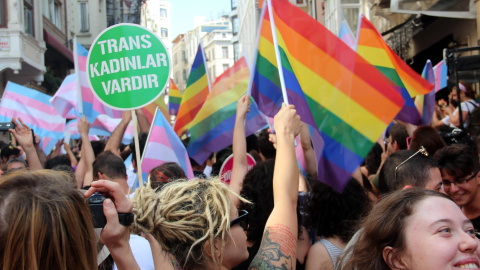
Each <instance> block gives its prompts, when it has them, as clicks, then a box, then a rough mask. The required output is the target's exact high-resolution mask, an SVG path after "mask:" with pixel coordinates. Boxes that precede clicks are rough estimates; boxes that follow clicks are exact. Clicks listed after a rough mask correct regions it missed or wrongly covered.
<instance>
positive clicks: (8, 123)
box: [0, 122, 15, 131]
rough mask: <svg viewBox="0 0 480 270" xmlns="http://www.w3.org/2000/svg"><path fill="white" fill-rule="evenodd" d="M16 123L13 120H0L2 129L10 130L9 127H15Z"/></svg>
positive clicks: (0, 128)
mask: <svg viewBox="0 0 480 270" xmlns="http://www.w3.org/2000/svg"><path fill="white" fill-rule="evenodd" d="M14 128H15V125H14V124H13V122H0V131H8V130H9V129H14Z"/></svg>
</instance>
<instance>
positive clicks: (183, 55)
mask: <svg viewBox="0 0 480 270" xmlns="http://www.w3.org/2000/svg"><path fill="white" fill-rule="evenodd" d="M182 61H183V62H184V63H187V58H186V57H185V51H182Z"/></svg>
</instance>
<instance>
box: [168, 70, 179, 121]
mask: <svg viewBox="0 0 480 270" xmlns="http://www.w3.org/2000/svg"><path fill="white" fill-rule="evenodd" d="M181 102H182V92H180V90H178V87H177V86H176V85H175V83H174V82H173V80H172V79H170V91H169V92H168V112H169V113H170V115H175V116H177V113H178V109H179V108H180V103H181Z"/></svg>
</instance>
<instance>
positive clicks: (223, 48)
mask: <svg viewBox="0 0 480 270" xmlns="http://www.w3.org/2000/svg"><path fill="white" fill-rule="evenodd" d="M222 57H223V58H228V47H222Z"/></svg>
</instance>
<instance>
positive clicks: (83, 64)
mask: <svg viewBox="0 0 480 270" xmlns="http://www.w3.org/2000/svg"><path fill="white" fill-rule="evenodd" d="M74 44H75V45H76V46H75V47H74V60H75V74H76V81H77V83H79V84H80V91H81V99H82V106H81V107H80V108H78V112H79V113H80V115H82V114H83V115H85V117H87V120H88V122H90V123H93V121H94V120H95V118H97V116H99V115H101V114H105V115H108V116H110V117H112V118H122V112H121V111H119V110H114V109H112V108H110V107H107V106H105V105H104V104H103V103H102V102H100V100H98V98H97V97H96V96H95V95H94V94H93V92H92V90H91V89H90V85H89V83H88V78H87V57H88V50H87V49H85V48H84V47H83V46H82V45H81V44H80V43H78V42H76V43H74ZM77 87H78V86H77ZM77 103H78V102H77Z"/></svg>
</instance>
